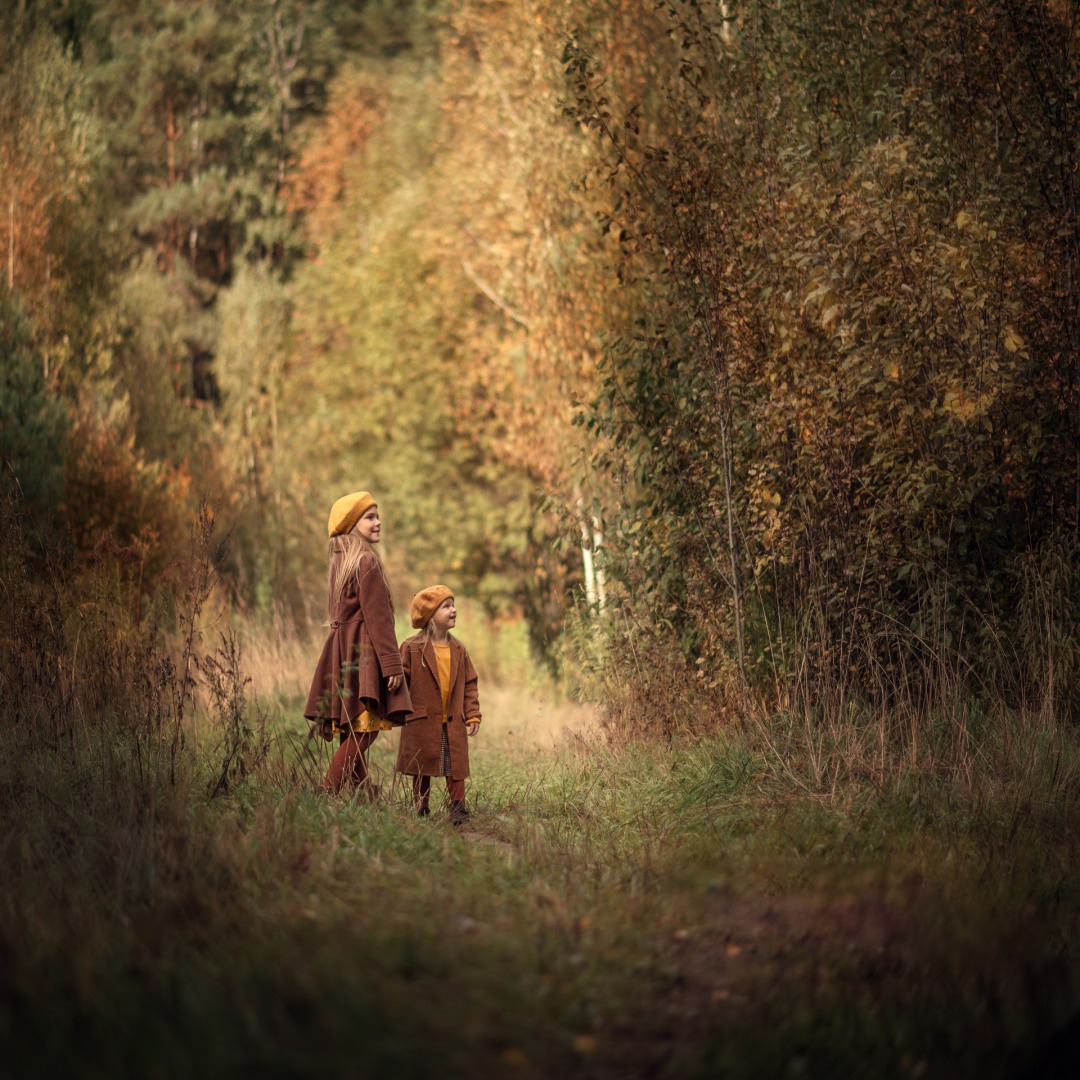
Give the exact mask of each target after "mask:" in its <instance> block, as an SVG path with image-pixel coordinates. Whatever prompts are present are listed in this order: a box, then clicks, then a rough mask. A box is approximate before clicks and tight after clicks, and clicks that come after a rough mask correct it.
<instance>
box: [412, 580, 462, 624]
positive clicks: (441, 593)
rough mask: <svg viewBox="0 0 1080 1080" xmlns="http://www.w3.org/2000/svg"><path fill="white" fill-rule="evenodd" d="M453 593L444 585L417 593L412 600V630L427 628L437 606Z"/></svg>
mask: <svg viewBox="0 0 1080 1080" xmlns="http://www.w3.org/2000/svg"><path fill="white" fill-rule="evenodd" d="M453 595H454V594H453V593H452V592H451V591H450V590H449V589H448V588H447V587H446V586H445V585H432V586H430V587H429V588H427V589H423V590H421V591H420V592H418V593H417V594H416V595H415V596H414V597H413V598H412V611H411V612H410V614H411V615H412V624H413V629H414V630H422V629H423V628H424V627H425V626H427V624H428V621H429V620H430V619H431V616H432V615H434V614H435V612H436V611H437V610H438V608H439V605H440V604H441V603H442V602H443V601H444V600H446V599H447V598H448V597H453Z"/></svg>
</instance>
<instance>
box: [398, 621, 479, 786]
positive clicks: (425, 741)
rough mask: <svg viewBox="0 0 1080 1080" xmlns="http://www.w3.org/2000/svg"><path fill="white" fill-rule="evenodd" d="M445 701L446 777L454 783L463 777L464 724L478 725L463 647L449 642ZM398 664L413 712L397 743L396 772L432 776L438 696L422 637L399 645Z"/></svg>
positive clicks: (431, 649) (431, 654)
mask: <svg viewBox="0 0 1080 1080" xmlns="http://www.w3.org/2000/svg"><path fill="white" fill-rule="evenodd" d="M448 640H449V642H450V698H449V701H448V702H447V719H446V734H447V738H448V740H449V743H450V772H451V778H452V779H454V780H464V779H466V777H468V775H469V740H468V731H467V730H466V727H465V722H466V721H467V720H479V719H480V697H479V695H478V694H477V692H476V668H474V667H473V662H472V660H470V659H469V654H468V653H467V652H466V651H465V646H464V645H462V644H461V642H460V641H458V640H457V638H454V637H450V636H449V635H448ZM401 663H402V665H403V667H404V668H405V678H406V680H407V681H408V684H409V690H410V691H411V693H412V700H413V711H412V712H411V713H410V714H409V715H408V716H407V717H406V718H405V726H404V727H403V728H402V729H401V742H400V743H398V756H397V771H398V772H400V773H407V774H408V775H410V776H438V774H439V749H440V747H441V745H442V726H443V724H442V691H441V689H440V688H439V667H438V661H437V660H436V659H435V646H434V645H432V644H431V641H430V639H429V638H428V637H427V636H426V635H425V634H414V635H413V636H412V637H411V638H406V639H405V640H404V641H403V642H402V643H401Z"/></svg>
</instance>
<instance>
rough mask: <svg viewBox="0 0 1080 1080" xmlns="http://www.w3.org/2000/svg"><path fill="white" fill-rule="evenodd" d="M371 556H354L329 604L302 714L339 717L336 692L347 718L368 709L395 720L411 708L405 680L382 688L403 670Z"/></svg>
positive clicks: (387, 604)
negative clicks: (347, 577)
mask: <svg viewBox="0 0 1080 1080" xmlns="http://www.w3.org/2000/svg"><path fill="white" fill-rule="evenodd" d="M375 560H376V557H375V556H374V555H371V554H368V555H365V556H364V557H363V558H362V559H361V560H360V567H359V572H358V574H357V577H356V579H355V580H353V581H350V582H348V584H346V586H345V588H344V589H343V590H342V593H341V599H340V600H339V601H338V602H337V604H336V605H335V608H334V613H333V616H332V617H331V619H330V633H329V634H328V635H327V638H326V643H325V644H324V645H323V649H322V654H321V655H320V656H319V663H318V665H317V666H316V668H315V677H314V678H313V679H312V680H311V691H310V693H309V694H308V699H307V705H306V706H305V707H304V716H305V717H307V719H308V720H313V721H316V722H319V721H326V720H333V721H339V720H341V717H342V698H344V699H345V700H344V708H345V711H347V713H348V715H349V717H350V718H351V719H355V717H357V716H359V715H360V713H362V712H363V711H364V710H365V709H368V710H369V711H371V712H373V713H375V714H376V715H378V716H381V717H382V718H383V719H385V720H390V721H391V722H392V723H395V724H400V723H402V722H403V721H404V719H405V717H406V715H407V714H408V713H410V712H411V711H412V699H411V698H410V697H409V686H408V683H407V682H406V681H404V680H403V681H402V684H401V686H400V687H398V689H397V690H395V691H394V692H393V693H392V694H391V693H388V692H387V689H386V680H387V679H388V678H389V677H390V676H391V675H401V674H403V672H402V667H401V655H400V653H399V652H398V645H397V634H395V632H394V611H393V608H392V607H391V605H390V593H389V591H388V590H387V588H386V582H385V581H384V580H383V575H382V570H381V568H380V567H379V566H378V564H377V563H376V561H375ZM324 726H325V725H324ZM328 737H329V736H328Z"/></svg>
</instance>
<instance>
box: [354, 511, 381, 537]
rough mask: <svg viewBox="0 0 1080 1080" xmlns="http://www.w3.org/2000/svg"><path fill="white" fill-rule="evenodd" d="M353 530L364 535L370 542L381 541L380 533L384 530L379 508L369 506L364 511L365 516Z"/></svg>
mask: <svg viewBox="0 0 1080 1080" xmlns="http://www.w3.org/2000/svg"><path fill="white" fill-rule="evenodd" d="M352 531H353V532H354V533H357V534H359V535H360V536H362V537H363V538H364V539H365V540H366V541H367V542H368V543H369V544H377V543H378V542H379V533H380V532H382V522H381V521H380V520H379V508H378V507H377V506H369V507H368V508H367V510H365V511H364V516H363V517H362V518H361V519H360V520H359V521H358V522H357V523H356V524H355V525H354V526H353V530H352Z"/></svg>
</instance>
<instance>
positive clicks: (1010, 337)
mask: <svg viewBox="0 0 1080 1080" xmlns="http://www.w3.org/2000/svg"><path fill="white" fill-rule="evenodd" d="M1023 347H1024V339H1023V338H1022V337H1021V336H1020V335H1019V334H1018V333H1017V332H1016V331H1015V330H1014V329H1013V328H1012V327H1011V326H1006V327H1005V348H1006V349H1007V350H1008V351H1009V352H1011V353H1014V352H1019V350H1020V349H1022V348H1023Z"/></svg>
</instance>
